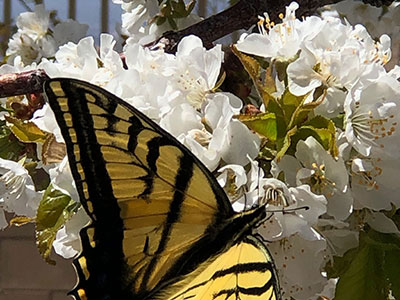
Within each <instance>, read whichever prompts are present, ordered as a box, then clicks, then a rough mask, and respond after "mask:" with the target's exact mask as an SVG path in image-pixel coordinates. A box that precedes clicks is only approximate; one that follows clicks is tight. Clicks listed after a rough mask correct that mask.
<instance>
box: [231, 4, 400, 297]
mask: <svg viewBox="0 0 400 300" xmlns="http://www.w3.org/2000/svg"><path fill="white" fill-rule="evenodd" d="M297 8H298V5H297V3H292V4H291V5H290V6H289V7H287V11H286V16H285V17H284V18H282V23H280V24H277V25H275V26H274V25H271V24H270V23H269V19H268V15H266V16H265V18H260V22H259V28H260V33H252V34H244V35H243V36H242V37H241V39H240V40H239V42H238V44H237V48H238V49H239V50H240V51H242V52H244V53H248V54H253V55H257V56H259V57H263V58H264V59H266V60H267V61H270V62H273V61H274V60H288V61H292V62H291V63H289V65H288V67H287V77H288V78H287V80H288V88H289V91H290V92H291V93H292V94H294V95H306V94H307V93H310V96H309V99H310V101H312V96H313V93H314V92H315V91H316V90H317V89H318V88H320V87H324V88H325V89H326V90H327V94H326V97H325V99H324V101H323V102H322V103H321V104H320V105H319V106H318V107H317V108H316V109H315V110H314V113H315V114H316V115H322V116H325V117H328V118H334V117H338V116H341V115H342V116H344V130H343V131H340V129H337V130H338V131H337V141H336V142H337V145H338V148H339V156H338V157H337V158H333V157H332V156H331V155H330V154H329V153H328V152H327V151H326V150H325V149H324V148H323V147H322V146H321V145H320V144H319V143H318V142H317V141H316V139H315V138H313V137H308V138H307V139H306V140H305V141H299V142H298V144H297V148H296V153H295V155H294V156H291V155H285V156H284V157H283V158H282V159H281V160H280V161H279V162H278V161H274V162H273V167H272V170H271V173H272V175H273V176H274V177H275V178H278V176H279V175H280V174H284V178H285V182H281V181H279V183H276V182H271V181H272V179H263V180H264V181H265V183H263V181H262V180H260V179H257V180H258V181H259V185H258V186H259V187H260V189H264V190H266V191H268V189H270V188H272V189H273V190H275V191H278V192H277V193H276V195H277V196H281V197H283V198H285V199H286V201H287V202H289V206H288V208H291V207H299V206H304V205H306V206H309V207H310V208H312V209H311V210H310V211H306V212H303V211H301V210H299V211H297V212H296V215H295V214H288V213H286V214H282V213H274V216H273V218H271V222H270V224H268V225H267V226H266V227H265V231H266V232H265V233H264V236H266V237H268V239H269V240H271V241H274V240H276V239H278V242H272V243H271V245H270V246H269V248H270V249H271V250H272V253H273V254H274V258H275V260H276V263H277V265H278V269H279V270H280V277H281V282H282V287H283V290H284V297H285V298H288V299H290V297H293V298H294V299H311V298H313V297H315V296H316V295H323V294H320V293H321V291H322V290H323V289H324V288H325V290H327V289H326V286H329V285H331V284H332V281H329V280H328V279H327V278H326V277H324V276H323V273H321V269H322V268H323V266H324V265H325V263H326V260H327V259H329V257H330V256H332V255H343V254H344V253H345V252H346V251H347V250H348V249H350V248H353V247H355V246H357V244H358V232H357V230H358V228H357V226H358V225H359V224H360V223H368V224H369V225H370V226H371V227H372V228H374V229H375V230H377V231H380V232H385V233H388V232H391V233H400V232H399V230H398V228H397V227H396V225H395V224H394V223H393V221H392V220H390V219H389V218H388V217H386V215H385V214H384V213H383V212H382V210H390V209H392V205H394V207H399V205H400V201H399V199H398V197H397V195H396V190H398V188H399V187H400V186H399V185H400V184H399V182H398V181H396V179H395V178H396V175H395V174H396V173H395V172H398V170H399V166H398V161H399V157H398V156H399V155H398V154H397V153H398V151H396V150H395V149H398V148H399V146H400V145H399V143H400V139H399V136H398V130H397V124H398V122H399V121H400V119H399V118H400V114H399V112H400V111H399V109H400V108H399V106H400V82H399V81H398V78H399V77H400V73H399V68H398V67H397V66H396V67H395V68H394V69H393V70H391V71H390V72H387V71H386V70H385V68H384V65H385V64H386V63H387V62H388V61H389V60H390V57H391V51H390V38H389V37H388V36H387V35H382V36H381V37H380V38H379V42H375V41H374V40H373V39H372V38H371V36H370V35H369V34H368V32H367V30H366V29H365V27H363V26H362V25H356V26H354V27H353V26H351V25H350V24H349V23H348V22H345V23H343V22H342V21H341V20H340V19H339V18H338V17H333V16H332V15H328V14H325V15H324V17H323V18H320V17H307V18H305V19H303V20H302V21H300V20H298V19H296V18H295V10H296V9H297ZM395 8H396V7H395ZM277 81H278V79H277ZM279 84H280V85H281V86H283V85H284V83H283V82H280V83H279V82H278V83H277V85H279ZM232 170H234V169H232ZM275 181H277V180H275ZM246 184H247V185H249V182H247V183H246ZM250 185H251V183H250ZM248 190H249V191H250V190H251V189H248ZM258 195H262V193H261V192H258ZM317 195H318V196H317ZM249 198H250V199H251V197H249V196H247V197H246V198H244V199H245V200H243V201H246V200H247V201H248V199H249ZM243 203H245V202H243ZM250 204H251V201H250ZM361 209H366V211H367V213H366V215H365V217H364V219H362V220H360V219H358V220H357V222H360V223H355V222H353V221H352V218H353V215H354V212H355V211H356V210H361ZM299 215H300V217H298V216H299ZM310 216H312V217H310ZM274 224H275V227H278V228H275V227H274V226H271V225H274ZM282 238H284V240H285V242H284V246H283V247H282V243H281V242H282ZM296 270H307V271H304V273H306V274H307V276H301V274H299V273H298V271H297V272H296ZM312 274H314V275H312ZM305 277H306V278H305ZM328 290H329V289H328ZM323 296H326V297H328V298H331V297H332V296H333V295H330V294H325V295H323Z"/></svg>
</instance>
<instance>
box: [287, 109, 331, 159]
mask: <svg viewBox="0 0 400 300" xmlns="http://www.w3.org/2000/svg"><path fill="white" fill-rule="evenodd" d="M309 136H313V137H314V138H315V139H316V140H317V141H318V142H319V143H320V144H321V145H322V147H324V148H325V150H327V151H329V152H330V153H331V155H332V156H333V157H337V156H338V148H337V144H336V128H335V124H334V123H333V122H332V121H331V120H329V119H327V118H325V117H323V116H316V117H314V118H313V119H311V120H309V121H308V122H305V123H304V124H303V125H302V126H301V127H300V128H299V129H298V131H297V133H296V136H295V137H293V143H294V144H297V142H298V141H299V140H306V139H307V138H308V137H309Z"/></svg>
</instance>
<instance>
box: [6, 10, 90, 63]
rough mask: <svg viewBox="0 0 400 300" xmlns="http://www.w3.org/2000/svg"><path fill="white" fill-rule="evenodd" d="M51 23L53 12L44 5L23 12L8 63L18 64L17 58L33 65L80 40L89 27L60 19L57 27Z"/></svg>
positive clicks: (7, 54)
mask: <svg viewBox="0 0 400 300" xmlns="http://www.w3.org/2000/svg"><path fill="white" fill-rule="evenodd" d="M49 26H50V12H49V11H46V10H45V8H44V5H36V7H35V11H34V12H24V13H22V14H20V15H19V16H18V19H17V27H18V31H17V32H16V33H15V34H14V35H13V36H12V38H11V40H10V42H9V43H8V49H7V52H6V56H7V59H8V63H10V64H14V59H18V60H20V61H22V63H23V64H25V65H29V64H31V63H32V62H39V61H40V59H41V58H42V57H52V56H54V54H55V53H56V52H57V50H58V47H59V46H60V45H63V44H65V43H67V42H77V41H79V40H80V39H81V38H82V37H84V36H85V34H86V32H87V30H88V28H89V26H87V25H82V24H79V23H78V22H76V21H73V20H68V21H66V22H60V23H58V24H57V25H56V26H55V27H54V29H53V30H50V28H49Z"/></svg>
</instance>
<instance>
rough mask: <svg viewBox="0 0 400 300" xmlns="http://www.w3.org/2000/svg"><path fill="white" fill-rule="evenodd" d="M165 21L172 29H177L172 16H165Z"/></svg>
mask: <svg viewBox="0 0 400 300" xmlns="http://www.w3.org/2000/svg"><path fill="white" fill-rule="evenodd" d="M167 21H168V24H169V25H170V26H171V28H172V29H173V30H178V25H177V24H176V22H175V20H174V19H173V18H172V17H167Z"/></svg>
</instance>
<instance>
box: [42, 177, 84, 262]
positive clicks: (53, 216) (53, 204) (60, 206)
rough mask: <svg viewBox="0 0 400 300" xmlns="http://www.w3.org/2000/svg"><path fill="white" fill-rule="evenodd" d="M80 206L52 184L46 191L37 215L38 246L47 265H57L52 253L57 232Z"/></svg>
mask: <svg viewBox="0 0 400 300" xmlns="http://www.w3.org/2000/svg"><path fill="white" fill-rule="evenodd" d="M79 206H80V204H79V203H77V202H75V201H74V200H73V199H71V197H70V196H68V195H66V194H64V193H62V192H61V191H59V190H57V189H55V188H54V186H53V185H52V184H50V185H49V187H48V188H47V190H46V191H45V193H44V195H43V198H42V200H41V202H40V204H39V208H38V211H37V215H36V244H37V247H38V249H39V252H40V254H41V255H42V257H43V258H44V259H45V260H46V262H47V263H49V264H52V265H54V264H55V261H54V260H52V259H50V253H51V248H52V245H53V242H54V239H55V237H56V234H57V231H58V230H59V229H60V228H62V227H63V226H64V225H65V223H66V222H67V221H68V220H69V219H70V218H71V217H72V216H73V215H74V214H75V213H76V212H77V211H78V208H79Z"/></svg>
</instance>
